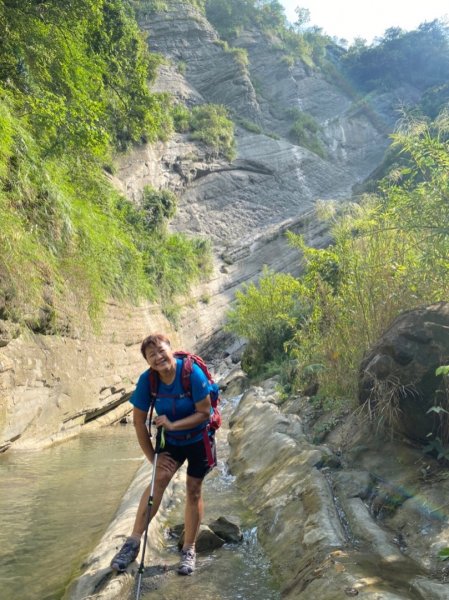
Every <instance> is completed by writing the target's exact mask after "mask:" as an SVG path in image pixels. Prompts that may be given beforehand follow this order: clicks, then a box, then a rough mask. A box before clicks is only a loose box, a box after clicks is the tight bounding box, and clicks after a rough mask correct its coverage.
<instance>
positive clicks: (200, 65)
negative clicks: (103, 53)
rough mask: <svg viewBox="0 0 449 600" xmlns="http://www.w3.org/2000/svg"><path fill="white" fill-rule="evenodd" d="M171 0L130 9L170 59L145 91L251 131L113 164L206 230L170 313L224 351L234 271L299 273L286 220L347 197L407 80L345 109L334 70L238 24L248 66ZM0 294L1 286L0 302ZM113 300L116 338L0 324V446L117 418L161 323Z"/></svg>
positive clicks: (179, 142) (122, 184) (196, 340)
mask: <svg viewBox="0 0 449 600" xmlns="http://www.w3.org/2000/svg"><path fill="white" fill-rule="evenodd" d="M168 5H169V6H168V7H167V10H164V11H162V12H160V13H150V14H149V15H148V18H146V17H143V18H142V22H141V27H142V29H143V30H144V31H146V32H148V33H149V44H150V48H151V49H152V50H154V51H158V52H160V53H161V54H163V55H164V56H165V57H166V58H167V59H168V60H167V62H166V64H164V65H162V66H161V67H160V70H159V76H158V80H157V82H156V85H155V90H157V91H169V92H170V93H172V94H174V95H175V97H177V98H178V99H179V100H181V101H183V102H185V103H186V104H187V105H188V106H193V105H195V104H201V103H207V102H216V103H219V104H225V105H226V106H227V107H228V108H229V109H230V110H231V111H232V114H233V116H234V118H235V119H236V122H237V123H238V122H239V119H240V122H241V119H242V118H244V119H246V120H247V121H252V122H253V123H256V124H257V125H259V127H260V128H261V131H262V133H261V134H255V133H251V132H250V131H248V130H247V129H245V128H244V127H240V126H237V128H236V141H237V157H236V159H235V160H234V161H233V162H232V163H229V162H227V161H226V160H224V159H222V158H218V157H216V156H212V155H211V152H210V150H208V149H207V148H206V147H204V146H202V145H201V144H200V143H198V142H194V141H192V140H190V139H189V138H188V136H187V135H181V134H176V135H174V136H173V137H172V138H171V139H170V140H168V141H167V142H158V143H155V144H153V145H143V146H141V147H139V148H134V149H133V150H132V151H130V152H129V153H127V154H126V155H125V156H122V157H121V159H120V160H119V164H118V170H117V174H116V175H115V176H113V177H111V180H112V181H113V182H114V183H115V185H116V186H117V188H118V189H120V190H121V191H122V192H123V193H124V194H126V195H127V196H128V197H129V198H130V199H132V200H133V201H135V202H137V203H138V202H139V201H140V199H141V195H142V191H143V188H144V187H145V185H152V186H153V187H156V188H170V189H172V190H174V191H176V193H177V194H178V196H179V211H178V214H177V216H176V218H175V219H174V221H173V223H172V224H171V227H172V228H173V229H174V230H178V231H183V232H186V233H193V234H199V235H202V236H205V237H209V238H210V239H211V240H212V242H213V245H214V253H215V257H214V261H215V264H214V274H213V276H212V278H211V280H210V281H209V282H207V283H204V284H201V285H198V286H197V287H196V288H195V289H194V290H192V292H191V294H189V296H188V297H187V298H184V299H180V303H181V305H182V310H181V315H180V321H179V325H178V330H179V331H180V332H182V336H181V335H179V336H178V340H179V341H180V343H181V344H182V345H183V346H185V347H188V348H191V349H193V350H196V351H198V352H201V353H203V354H204V355H205V356H206V357H207V358H210V357H211V356H212V355H214V354H215V355H217V354H218V355H219V356H222V355H223V354H224V353H225V350H226V346H227V344H228V343H229V341H230V340H229V334H228V333H226V332H225V331H224V330H223V322H224V318H225V317H224V315H225V313H226V311H227V310H228V307H229V303H230V301H232V300H233V298H234V296H235V291H236V290H237V289H239V287H240V286H241V285H242V283H247V282H249V281H254V280H257V278H258V277H259V275H260V272H261V268H262V266H263V265H268V266H270V267H271V268H272V269H273V270H275V271H289V272H291V273H293V274H297V273H298V272H299V268H300V264H299V257H298V253H297V251H296V250H294V249H293V248H291V247H289V246H288V244H287V242H286V239H285V235H284V234H285V232H286V231H287V230H291V231H294V232H296V233H300V234H303V235H304V237H305V239H306V241H307V242H308V243H310V244H312V245H314V246H316V247H320V246H324V245H326V244H327V243H328V241H329V234H328V231H327V225H326V223H322V222H320V221H319V219H317V218H316V215H315V203H316V201H317V200H318V199H324V200H327V199H342V198H345V197H347V196H349V195H350V193H351V189H352V187H353V186H354V184H357V183H359V182H360V181H363V180H364V179H365V177H366V176H367V175H368V174H369V173H370V172H371V171H372V170H373V169H374V168H375V167H376V166H377V165H378V163H379V161H380V159H381V157H382V155H383V151H384V149H385V148H386V146H387V145H388V143H389V142H388V135H387V133H388V130H389V128H390V127H392V125H393V116H392V115H393V108H394V105H395V104H396V103H397V102H399V101H400V100H401V99H404V94H406V96H407V99H409V98H411V97H412V95H413V93H414V91H413V90H406V91H404V93H402V92H400V93H399V92H397V96H394V95H393V94H390V95H389V96H388V97H387V95H385V96H384V97H382V98H377V99H375V100H374V102H375V105H373V107H372V108H373V110H371V109H366V110H362V109H357V110H354V108H353V106H352V105H353V100H352V98H351V97H350V96H349V95H348V94H347V93H346V91H345V90H343V89H342V88H341V87H340V86H339V84H338V83H335V82H332V81H329V80H327V79H326V78H325V77H323V75H322V74H320V73H319V72H318V71H312V70H310V69H308V68H306V67H305V65H304V64H302V63H301V62H298V63H296V64H295V65H294V66H293V67H287V66H286V64H285V62H283V60H282V58H283V55H282V52H279V51H277V50H275V47H274V46H275V42H276V40H271V41H270V40H269V39H268V38H266V37H265V36H264V35H262V34H261V33H260V32H257V31H250V32H244V33H242V35H241V37H240V38H239V39H238V40H236V42H235V43H236V45H237V46H240V47H243V48H245V49H246V50H247V52H248V57H249V65H248V66H245V65H244V64H243V63H242V61H239V60H238V55H237V54H236V53H235V52H233V51H232V49H231V50H230V49H229V48H227V47H226V46H225V45H224V44H223V43H221V42H220V41H219V39H218V35H217V33H216V31H215V30H214V28H213V27H212V26H211V24H210V23H209V22H208V21H207V19H206V18H205V17H204V15H202V14H201V13H200V12H199V11H198V10H197V9H196V8H195V7H194V6H192V5H191V4H190V3H185V2H181V1H176V0H174V1H172V2H170V3H168ZM291 108H298V109H300V110H302V111H307V112H309V113H310V114H311V115H313V117H314V118H315V120H316V121H317V123H318V124H319V127H320V128H319V133H318V137H319V141H320V143H321V144H322V146H323V149H324V153H323V157H320V156H318V154H316V153H314V152H311V151H310V150H308V149H306V148H304V147H300V146H297V145H294V144H293V143H291V140H290V139H289V137H288V136H289V130H290V128H291V124H292V123H291V121H289V120H288V119H287V120H286V114H287V113H288V111H289V110H290V109H291ZM376 115H377V116H376ZM275 138H279V139H275ZM1 307H2V299H1V298H0V313H1ZM112 312H113V313H114V314H113V315H111V312H110V311H109V309H108V310H107V311H106V313H107V314H106V317H105V320H104V323H103V331H105V332H116V333H115V337H114V338H113V339H112V337H107V335H106V334H102V335H100V336H95V335H94V334H86V335H84V334H83V335H82V336H80V337H79V338H78V339H77V338H76V337H75V336H73V335H71V333H70V331H69V330H67V331H68V333H67V336H66V337H58V336H52V335H45V336H44V335H35V336H29V337H26V336H24V335H23V334H21V335H19V332H18V331H16V330H15V329H14V327H12V326H9V325H8V326H6V325H0V390H1V393H2V396H1V398H0V449H2V448H3V449H5V448H7V447H8V446H9V445H10V444H11V443H16V444H17V445H19V444H25V445H26V444H31V443H32V440H35V441H36V442H38V441H39V443H41V441H42V440H43V439H46V440H47V441H48V440H49V439H54V440H56V439H60V437H61V436H65V435H67V434H68V433H69V434H70V435H72V434H74V433H75V432H76V431H78V430H79V428H80V427H81V426H82V425H83V424H84V423H85V422H86V418H88V415H90V416H91V417H94V416H95V415H96V416H98V415H99V412H98V411H102V410H105V411H106V409H111V411H110V413H111V414H110V417H109V418H119V417H120V414H119V413H120V411H121V410H123V408H120V406H119V404H120V402H119V400H120V398H122V399H124V398H125V397H126V393H128V392H129V391H130V390H131V389H132V387H133V383H134V381H135V378H136V376H137V375H138V373H139V372H140V371H141V369H142V363H141V358H140V356H139V353H138V345H139V343H140V340H141V339H142V338H143V337H144V335H146V334H147V332H148V331H150V330H154V329H164V330H166V331H167V330H170V327H169V324H168V323H167V322H166V321H165V320H164V319H163V318H162V317H161V316H160V311H158V309H157V307H149V306H141V307H136V308H130V307H126V306H118V305H116V306H115V307H114V309H113V311H112ZM156 314H158V315H159V317H157V318H156V317H155V315H156ZM119 322H120V323H119ZM105 335H106V339H105ZM111 335H112V334H111ZM130 337H131V339H132V341H130ZM175 339H176V336H175ZM108 357H110V358H108ZM116 402H117V406H116V405H115V403H116ZM114 411H115V412H114ZM114 415H115V416H114ZM102 418H103V417H102ZM106 418H107V417H106V416H104V419H106ZM14 440H15V442H14Z"/></svg>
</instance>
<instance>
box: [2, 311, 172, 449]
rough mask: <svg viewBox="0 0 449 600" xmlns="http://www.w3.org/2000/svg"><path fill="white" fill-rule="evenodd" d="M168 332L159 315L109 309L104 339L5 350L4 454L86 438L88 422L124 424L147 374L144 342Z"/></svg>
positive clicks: (93, 336) (39, 341)
mask: <svg viewBox="0 0 449 600" xmlns="http://www.w3.org/2000/svg"><path fill="white" fill-rule="evenodd" d="M167 329H168V324H167V321H166V319H165V318H164V317H163V316H162V315H161V313H160V312H159V311H151V309H150V307H140V308H138V307H131V306H127V307H126V306H123V305H120V304H115V303H109V304H108V306H107V307H106V315H105V321H104V324H103V329H102V331H101V332H99V333H98V332H95V333H94V332H93V331H92V330H90V329H89V328H86V329H85V330H84V331H79V335H78V337H76V338H75V337H71V338H69V337H62V336H45V335H40V334H31V333H22V334H21V335H20V336H18V337H16V338H15V339H13V340H11V341H10V342H9V343H8V344H7V345H6V346H5V347H4V348H0V393H1V395H0V449H3V450H6V449H7V448H8V447H9V446H10V445H11V444H12V443H14V446H15V447H16V448H35V447H40V446H45V445H48V444H51V443H53V442H55V441H58V440H61V439H64V438H67V437H71V436H73V435H76V434H78V433H79V432H80V430H81V428H82V427H84V426H85V424H86V423H88V422H91V423H93V421H94V420H95V421H97V425H100V424H107V423H111V422H115V421H118V420H119V419H120V418H121V417H122V416H123V414H125V413H126V412H128V411H129V409H130V405H129V403H128V402H126V399H127V394H129V392H130V391H131V390H132V389H133V387H134V385H135V382H136V380H137V377H138V376H139V375H140V373H141V372H142V371H143V370H144V369H145V364H144V362H143V359H142V357H141V355H140V344H141V341H142V339H143V337H144V336H145V335H146V334H147V332H148V331H149V330H167ZM173 339H174V342H176V341H177V340H178V338H177V337H176V335H174V336H173Z"/></svg>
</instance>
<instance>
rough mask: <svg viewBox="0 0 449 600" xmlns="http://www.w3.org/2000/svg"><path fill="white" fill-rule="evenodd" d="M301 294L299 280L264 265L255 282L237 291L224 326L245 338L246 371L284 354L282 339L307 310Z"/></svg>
mask: <svg viewBox="0 0 449 600" xmlns="http://www.w3.org/2000/svg"><path fill="white" fill-rule="evenodd" d="M303 297H304V294H303V285H302V283H300V282H299V281H298V280H297V279H295V278H294V277H292V276H291V275H288V274H285V273H273V272H272V271H270V270H269V269H267V268H265V269H264V271H263V273H262V276H261V278H260V280H259V282H258V284H257V285H256V284H254V283H251V284H249V285H247V286H246V287H244V288H243V290H242V291H237V293H236V300H235V306H234V308H233V309H232V310H231V311H230V312H229V313H228V325H227V327H228V329H229V330H230V331H233V332H234V333H236V334H237V335H239V336H242V337H244V338H246V339H247V340H248V348H247V350H246V351H245V356H244V358H243V360H242V364H243V365H244V368H245V369H246V370H247V371H248V372H249V373H252V374H255V373H258V372H260V371H262V370H263V369H264V368H265V367H266V364H267V363H270V362H273V361H277V360H279V358H280V357H281V356H282V355H283V353H284V343H285V342H286V341H287V340H288V339H291V337H292V335H293V334H294V332H295V330H296V329H297V327H298V324H299V323H300V322H301V320H303V319H304V317H305V314H306V313H307V311H308V308H307V306H306V304H305V303H304V302H303V301H302V298H303Z"/></svg>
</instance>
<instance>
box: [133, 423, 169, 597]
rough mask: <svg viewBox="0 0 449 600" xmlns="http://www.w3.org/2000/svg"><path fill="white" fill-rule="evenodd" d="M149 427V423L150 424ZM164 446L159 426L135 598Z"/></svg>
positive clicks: (138, 586)
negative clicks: (157, 470) (159, 462)
mask: <svg viewBox="0 0 449 600" xmlns="http://www.w3.org/2000/svg"><path fill="white" fill-rule="evenodd" d="M150 427H151V424H150ZM164 446H165V436H164V430H163V429H162V427H159V428H158V430H157V435H156V448H155V449H154V462H153V473H152V475H151V485H150V495H149V496H148V508H147V517H146V524H145V535H144V538H143V550H142V558H141V561H140V565H139V570H138V576H137V590H136V600H139V598H140V589H141V585H142V574H143V570H144V566H143V565H144V560H145V550H146V547H147V538H148V527H149V525H150V521H151V509H152V508H153V496H154V482H155V480H156V467H157V457H158V454H159V452H160V451H161V448H163V447H164Z"/></svg>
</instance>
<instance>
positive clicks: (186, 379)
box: [149, 350, 221, 463]
mask: <svg viewBox="0 0 449 600" xmlns="http://www.w3.org/2000/svg"><path fill="white" fill-rule="evenodd" d="M173 356H174V357H175V358H181V359H182V368H181V385H182V389H183V390H184V393H185V394H187V395H189V396H191V395H192V390H191V385H190V375H191V373H192V370H193V365H194V364H196V365H198V366H199V367H200V369H201V370H202V371H203V373H204V374H205V375H206V377H207V381H208V382H209V396H210V402H211V406H212V412H211V415H210V417H209V423H208V425H207V427H206V428H205V430H204V434H205V435H204V442H205V445H206V450H207V449H208V448H209V452H210V446H209V444H206V439H207V437H208V432H209V431H213V432H215V431H216V430H217V429H218V428H219V427H220V425H221V412H220V408H219V404H220V400H221V399H220V389H219V387H218V384H217V383H215V381H214V380H213V377H212V375H211V373H210V371H209V369H208V368H207V365H206V363H205V362H204V360H203V359H202V358H201V356H198V355H197V354H192V353H191V352H185V351H184V350H177V351H176V352H173ZM149 378H150V396H151V405H150V423H151V422H152V420H153V409H154V403H155V402H156V397H157V390H158V386H159V376H158V373H157V371H154V370H153V369H150V375H149ZM209 452H208V453H207V454H208V459H209V463H210V462H211V461H210V456H209Z"/></svg>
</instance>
